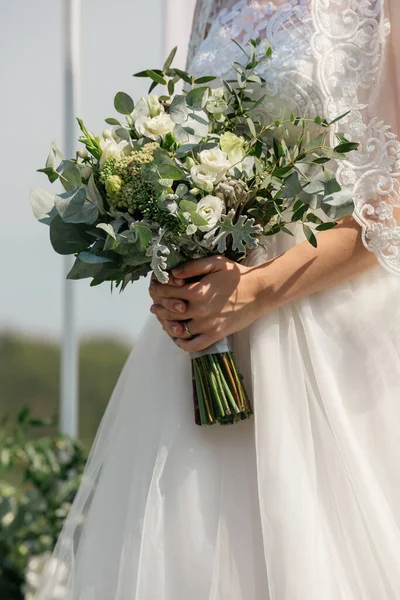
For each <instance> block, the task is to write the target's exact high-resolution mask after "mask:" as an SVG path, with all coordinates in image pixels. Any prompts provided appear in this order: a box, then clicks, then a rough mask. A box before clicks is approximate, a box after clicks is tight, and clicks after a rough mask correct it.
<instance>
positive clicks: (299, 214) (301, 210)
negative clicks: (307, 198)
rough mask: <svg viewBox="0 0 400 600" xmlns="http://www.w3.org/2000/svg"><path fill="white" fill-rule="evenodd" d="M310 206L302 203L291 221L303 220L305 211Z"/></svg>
mask: <svg viewBox="0 0 400 600" xmlns="http://www.w3.org/2000/svg"><path fill="white" fill-rule="evenodd" d="M307 210H308V206H307V204H302V205H301V206H300V207H299V208H298V209H297V210H296V211H295V212H294V213H293V214H292V218H291V222H292V223H294V222H295V221H301V219H302V218H303V216H304V213H305V212H307Z"/></svg>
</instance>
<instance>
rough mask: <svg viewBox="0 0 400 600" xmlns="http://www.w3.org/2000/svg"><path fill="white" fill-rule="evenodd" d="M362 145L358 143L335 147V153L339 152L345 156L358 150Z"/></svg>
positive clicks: (345, 143)
mask: <svg viewBox="0 0 400 600" xmlns="http://www.w3.org/2000/svg"><path fill="white" fill-rule="evenodd" d="M359 145H360V144H358V143H357V142H344V143H342V144H339V145H338V146H335V148H334V151H335V152H338V153H339V154H345V153H347V152H353V151H354V150H358V147H359Z"/></svg>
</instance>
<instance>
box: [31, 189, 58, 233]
mask: <svg viewBox="0 0 400 600" xmlns="http://www.w3.org/2000/svg"><path fill="white" fill-rule="evenodd" d="M55 199H56V194H53V193H52V192H48V191H47V190H43V189H41V188H32V189H31V192H30V202H31V206H32V211H33V214H34V216H35V218H36V219H37V220H38V221H40V222H41V223H44V224H45V225H50V222H51V220H52V219H53V218H54V210H53V209H54V203H55Z"/></svg>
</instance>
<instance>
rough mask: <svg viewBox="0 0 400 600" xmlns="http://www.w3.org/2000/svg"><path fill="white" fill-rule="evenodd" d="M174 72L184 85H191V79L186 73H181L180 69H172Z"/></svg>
mask: <svg viewBox="0 0 400 600" xmlns="http://www.w3.org/2000/svg"><path fill="white" fill-rule="evenodd" d="M174 72H175V73H176V74H177V75H178V76H179V77H180V78H181V79H183V81H185V83H188V84H189V85H192V79H191V78H190V76H189V74H188V73H186V71H181V70H180V69H174Z"/></svg>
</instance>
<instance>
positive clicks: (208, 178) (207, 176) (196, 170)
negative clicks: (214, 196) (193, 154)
mask: <svg viewBox="0 0 400 600" xmlns="http://www.w3.org/2000/svg"><path fill="white" fill-rule="evenodd" d="M190 175H191V176H192V179H193V182H194V183H195V184H196V185H197V187H198V188H200V189H201V190H204V191H205V192H212V191H213V189H214V183H215V182H216V176H215V175H214V173H210V172H209V171H208V170H207V169H206V168H205V167H204V166H203V165H195V166H194V167H192V168H191V169H190Z"/></svg>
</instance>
